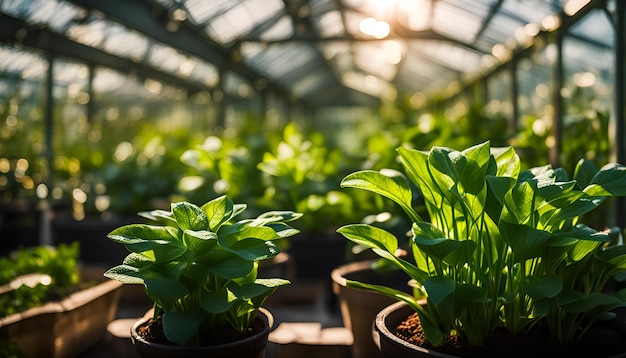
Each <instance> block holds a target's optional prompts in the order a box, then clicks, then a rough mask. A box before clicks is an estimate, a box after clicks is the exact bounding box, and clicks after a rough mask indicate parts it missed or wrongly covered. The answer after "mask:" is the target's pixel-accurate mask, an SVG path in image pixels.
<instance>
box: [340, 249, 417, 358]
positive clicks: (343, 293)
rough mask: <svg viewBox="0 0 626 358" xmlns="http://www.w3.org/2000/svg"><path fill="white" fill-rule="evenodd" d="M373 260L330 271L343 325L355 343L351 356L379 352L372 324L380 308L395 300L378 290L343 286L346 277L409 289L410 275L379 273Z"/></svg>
mask: <svg viewBox="0 0 626 358" xmlns="http://www.w3.org/2000/svg"><path fill="white" fill-rule="evenodd" d="M374 262H375V260H368V261H359V262H352V263H349V264H345V265H342V266H339V267H337V268H336V269H334V270H333V271H332V273H331V278H332V281H333V291H334V292H335V294H336V295H337V296H338V297H339V304H340V308H341V317H342V319H343V323H344V326H345V327H346V328H348V329H350V330H351V332H352V336H353V339H354V343H353V344H352V348H351V349H352V356H353V357H359V358H370V357H371V358H378V357H380V353H379V350H378V347H377V346H376V345H375V344H374V341H373V339H372V325H373V323H374V319H375V318H376V315H377V314H378V312H380V310H382V309H383V308H385V307H387V306H389V305H391V304H392V303H394V302H397V300H396V299H394V298H391V297H389V296H385V295H383V294H380V293H378V292H373V291H365V290H360V289H356V288H351V287H347V286H346V280H347V279H348V280H354V281H359V282H364V283H372V284H384V285H385V286H388V287H393V288H397V289H399V290H402V291H405V292H410V291H411V288H410V287H409V286H408V285H407V282H408V281H409V277H408V276H407V275H406V274H405V273H404V272H403V271H401V270H394V271H390V272H380V271H376V270H374V269H372V264H374Z"/></svg>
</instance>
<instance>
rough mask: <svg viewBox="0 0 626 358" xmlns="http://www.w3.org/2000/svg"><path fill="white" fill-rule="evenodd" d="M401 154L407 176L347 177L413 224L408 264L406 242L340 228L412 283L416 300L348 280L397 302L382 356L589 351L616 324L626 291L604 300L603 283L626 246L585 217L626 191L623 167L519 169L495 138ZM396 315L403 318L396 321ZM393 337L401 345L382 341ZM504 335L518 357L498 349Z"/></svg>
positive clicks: (381, 322) (384, 329)
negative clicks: (597, 335) (594, 336)
mask: <svg viewBox="0 0 626 358" xmlns="http://www.w3.org/2000/svg"><path fill="white" fill-rule="evenodd" d="M397 151H398V153H399V155H400V158H401V160H402V163H403V165H404V168H405V172H406V174H405V175H404V174H403V173H401V172H393V173H394V174H389V173H390V172H389V171H387V172H385V174H386V175H385V174H383V173H382V172H376V171H358V172H355V173H352V174H350V175H348V176H347V177H345V178H344V179H343V181H342V186H343V187H353V188H361V189H365V190H369V191H372V192H375V193H378V194H380V195H382V196H384V197H387V198H389V199H391V200H393V201H394V202H396V203H397V204H398V205H399V206H400V207H402V209H403V210H404V211H405V212H406V214H407V215H408V216H409V217H410V218H411V220H412V222H413V224H412V227H411V230H412V238H411V239H410V249H411V250H410V251H411V252H410V257H409V258H407V259H404V258H401V257H398V256H397V255H395V253H396V249H397V247H398V239H397V238H396V237H395V236H394V235H392V234H390V233H389V232H387V231H385V230H383V229H380V228H377V227H374V226H371V225H367V224H351V225H346V226H343V227H341V228H340V229H338V231H339V232H340V233H341V234H342V235H344V236H345V237H346V238H348V239H349V240H351V241H353V242H355V243H358V244H361V245H365V246H367V247H370V248H372V249H373V251H374V252H375V253H376V254H378V255H379V256H381V257H382V258H384V259H387V260H389V261H391V262H393V263H394V264H395V265H397V266H398V267H400V268H401V269H402V270H403V271H404V272H406V273H407V274H408V275H409V276H410V277H411V278H412V279H413V281H414V283H415V290H414V293H413V294H407V293H405V292H402V291H399V290H395V289H392V288H390V287H386V286H385V285H372V284H368V283H363V282H356V281H348V282H347V285H348V286H351V287H358V288H362V289H367V290H374V291H377V292H380V293H383V294H386V295H389V296H392V297H395V298H396V299H397V300H398V301H400V302H399V303H397V304H394V305H392V306H390V307H388V308H386V309H385V310H383V311H381V313H380V314H379V315H378V316H377V318H376V329H377V331H378V332H379V333H380V346H381V350H383V355H385V356H398V354H399V355H400V356H406V355H408V356H410V354H413V355H417V356H420V355H423V354H424V353H433V352H434V354H435V355H437V354H438V356H449V355H455V356H456V355H459V356H472V355H474V356H480V355H489V354H491V355H494V354H495V355H496V356H498V355H500V356H509V355H515V356H519V355H529V354H532V355H542V356H546V355H550V354H552V355H557V354H558V353H561V354H563V353H564V352H568V351H573V352H578V353H582V352H585V353H587V354H592V353H589V350H588V348H586V347H585V346H584V345H582V344H579V343H580V342H583V341H586V340H588V337H589V333H590V331H592V330H594V329H595V328H597V327H600V326H602V324H601V323H606V322H613V323H615V320H614V321H611V320H610V318H612V317H614V316H615V313H614V311H613V310H614V309H616V308H617V307H620V306H622V305H623V304H624V299H623V298H624V295H623V292H618V293H617V294H613V292H607V290H606V284H607V282H609V280H610V279H611V278H612V277H613V276H614V275H615V274H617V273H620V272H623V271H624V270H625V269H626V247H625V246H622V245H617V244H615V243H613V242H611V239H610V236H609V235H608V233H607V232H604V231H597V230H596V229H593V228H590V227H588V226H585V225H584V224H581V223H579V222H578V218H579V216H581V215H583V214H585V213H588V212H589V211H592V210H593V209H595V208H597V207H598V206H599V205H600V204H601V203H602V202H603V201H604V200H605V198H606V197H610V196H617V195H619V196H623V195H625V194H626V167H624V166H622V165H619V164H611V165H607V166H605V167H603V168H602V169H600V170H598V168H596V167H595V166H594V165H593V164H591V163H590V162H589V161H587V160H581V161H580V162H579V163H578V165H577V167H576V170H575V173H574V177H573V179H571V180H570V179H568V176H567V173H566V172H565V171H564V170H562V169H553V168H551V166H549V165H546V166H541V167H535V168H532V169H529V170H525V171H521V169H520V167H521V165H520V160H519V157H518V156H517V155H516V153H515V151H514V149H513V148H512V147H507V148H491V147H490V144H489V142H484V143H482V144H479V145H475V146H473V147H470V148H467V149H465V150H463V151H456V150H453V149H449V148H444V147H433V148H432V149H431V150H430V151H429V152H423V151H418V150H414V149H409V148H398V149H397ZM410 183H411V184H413V185H415V187H417V188H419V193H420V194H421V195H422V196H423V199H424V202H425V203H426V207H427V211H428V214H429V216H430V220H429V221H427V220H425V219H423V218H422V217H421V216H420V215H418V214H417V212H416V211H415V210H414V209H413V207H412V200H413V198H414V193H413V192H412V191H411V189H410ZM399 306H400V307H399ZM398 309H402V310H403V311H402V312H400V313H398V314H399V316H398V314H396V312H397V310H398ZM409 313H411V315H410V316H411V319H416V318H417V319H418V320H419V331H420V332H421V334H419V335H418V336H419V338H418V336H415V337H413V334H410V333H409V332H410V331H411V330H413V327H414V326H413V323H414V322H413V321H411V320H408V318H409V317H408V316H409ZM400 317H401V318H400ZM391 321H394V322H393V323H392V322H391ZM402 322H403V323H402ZM397 326H402V327H400V328H397ZM407 329H408V330H407ZM394 331H395V332H400V333H398V334H399V335H400V336H402V337H403V338H404V339H402V338H399V337H398V336H395V335H394V334H391V335H385V334H389V333H391V332H394ZM535 335H537V336H540V337H549V339H545V340H544V341H545V342H546V343H550V344H551V345H550V346H549V347H547V348H546V349H547V350H546V351H538V350H536V349H538V347H539V346H540V345H539V344H538V343H536V342H534V341H529V339H530V338H531V337H533V336H535ZM409 336H411V337H409ZM503 337H506V339H507V341H506V342H507V343H506V346H508V347H514V348H513V349H515V350H514V351H512V352H511V351H508V352H500V351H496V349H497V347H496V343H497V342H499V338H500V339H504V338H503ZM512 337H513V338H512ZM524 339H525V340H524ZM407 340H410V341H411V342H416V343H417V342H422V341H423V343H419V344H421V346H420V345H418V344H412V343H407ZM516 341H522V342H525V344H524V345H523V346H517V345H515V344H514V343H513V342H516ZM619 341H620V342H618V343H620V345H618V347H617V348H616V351H611V352H603V351H601V350H600V347H598V345H596V346H595V347H593V349H598V351H593V355H594V356H601V355H602V354H605V355H611V354H616V353H621V352H624V351H626V346H625V345H624V342H623V340H619ZM396 344H400V346H398V345H396ZM391 347H393V348H391ZM459 347H460V348H459ZM389 348H391V349H392V350H393V351H394V353H389V351H387V349H389ZM457 348H458V349H457ZM440 352H443V353H445V354H443V355H442V353H440ZM494 352H495V353H494ZM555 352H556V353H555ZM446 354H447V355H446Z"/></svg>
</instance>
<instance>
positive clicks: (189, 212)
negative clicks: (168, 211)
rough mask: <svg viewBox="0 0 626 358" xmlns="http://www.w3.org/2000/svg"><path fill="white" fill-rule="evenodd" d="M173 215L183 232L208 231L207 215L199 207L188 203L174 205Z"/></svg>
mask: <svg viewBox="0 0 626 358" xmlns="http://www.w3.org/2000/svg"><path fill="white" fill-rule="evenodd" d="M172 215H173V216H174V218H175V219H176V223H177V224H178V227H180V228H181V230H207V229H208V228H209V226H208V220H207V215H206V214H205V213H204V211H202V209H200V208H199V207H198V206H196V205H194V204H191V203H188V202H185V201H183V202H178V203H173V204H172Z"/></svg>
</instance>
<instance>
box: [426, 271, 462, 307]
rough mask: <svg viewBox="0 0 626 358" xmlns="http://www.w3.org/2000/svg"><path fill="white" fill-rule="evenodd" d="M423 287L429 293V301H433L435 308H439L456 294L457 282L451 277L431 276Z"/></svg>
mask: <svg viewBox="0 0 626 358" xmlns="http://www.w3.org/2000/svg"><path fill="white" fill-rule="evenodd" d="M423 286H424V289H425V290H426V293H428V299H429V300H431V301H432V302H433V303H434V304H435V306H439V305H440V304H441V303H442V302H443V301H444V300H446V299H447V298H448V297H449V296H450V295H452V294H453V293H454V291H455V289H456V282H454V280H453V279H451V278H450V277H445V276H431V277H429V278H428V279H426V281H424V283H423Z"/></svg>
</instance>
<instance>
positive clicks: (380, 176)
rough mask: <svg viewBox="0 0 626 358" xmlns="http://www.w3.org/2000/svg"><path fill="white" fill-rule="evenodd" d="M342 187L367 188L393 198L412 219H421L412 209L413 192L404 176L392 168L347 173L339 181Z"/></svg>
mask: <svg viewBox="0 0 626 358" xmlns="http://www.w3.org/2000/svg"><path fill="white" fill-rule="evenodd" d="M341 187H342V188H359V189H365V190H369V191H371V192H374V193H376V194H379V195H382V196H384V197H386V198H389V199H391V200H393V201H394V202H395V203H396V204H398V205H400V207H401V208H402V209H403V210H404V211H405V212H406V213H407V215H409V217H410V218H411V219H412V220H413V221H421V219H420V217H419V215H418V214H417V213H416V212H415V210H413V207H412V202H413V193H412V192H411V188H410V186H409V183H408V181H407V179H406V177H405V176H404V175H403V174H402V173H400V172H399V171H396V170H392V169H385V170H381V171H380V172H377V171H374V170H362V171H358V172H355V173H352V174H349V175H347V176H346V177H345V178H344V179H343V180H342V181H341Z"/></svg>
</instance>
